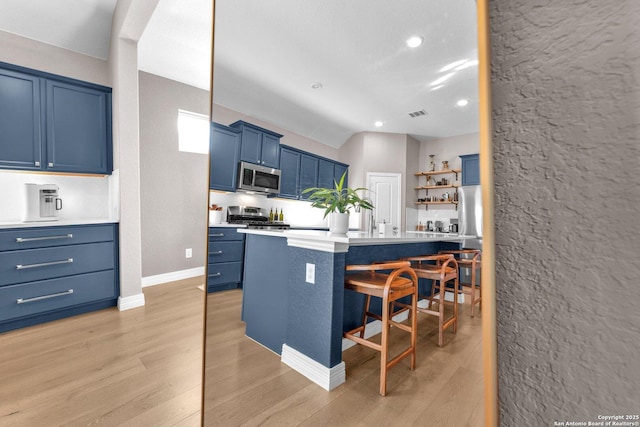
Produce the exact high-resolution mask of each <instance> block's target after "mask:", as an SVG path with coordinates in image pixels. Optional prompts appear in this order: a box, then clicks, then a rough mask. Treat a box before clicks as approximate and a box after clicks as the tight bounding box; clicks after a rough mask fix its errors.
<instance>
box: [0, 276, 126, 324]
mask: <svg viewBox="0 0 640 427" xmlns="http://www.w3.org/2000/svg"><path fill="white" fill-rule="evenodd" d="M114 280H115V277H114V270H107V271H100V272H97V273H88V274H80V275H77V276H72V277H62V278H57V279H51V280H41V281H38V282H34V283H28V284H20V285H12V286H3V287H0V322H2V321H6V320H8V319H12V318H17V317H24V316H31V315H37V314H39V313H42V312H44V311H51V310H59V309H63V308H68V307H73V306H75V305H78V304H86V303H90V302H93V301H99V300H107V299H114V298H117V297H118V296H117V295H116V294H115V288H114V286H113V283H114Z"/></svg>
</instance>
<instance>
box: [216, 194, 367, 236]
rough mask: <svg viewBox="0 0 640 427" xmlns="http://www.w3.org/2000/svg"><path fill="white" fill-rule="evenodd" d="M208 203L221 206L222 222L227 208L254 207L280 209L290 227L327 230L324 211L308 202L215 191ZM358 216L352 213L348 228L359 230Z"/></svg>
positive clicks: (225, 216) (224, 219)
mask: <svg viewBox="0 0 640 427" xmlns="http://www.w3.org/2000/svg"><path fill="white" fill-rule="evenodd" d="M210 203H212V204H213V203H215V204H216V205H218V206H222V207H223V208H224V209H223V221H226V218H227V207H228V206H256V207H259V208H263V209H266V210H267V212H269V210H270V209H274V210H275V209H278V212H280V210H281V209H282V210H283V212H284V222H285V223H287V224H289V225H291V227H305V228H316V227H317V228H327V227H328V224H327V219H324V218H323V215H324V211H323V210H322V209H317V208H312V207H311V203H310V202H304V201H298V200H287V199H278V198H274V197H266V196H263V195H258V194H247V193H220V192H217V191H211V192H210ZM359 223H360V215H357V214H355V215H354V213H353V212H352V214H351V215H350V222H349V228H359Z"/></svg>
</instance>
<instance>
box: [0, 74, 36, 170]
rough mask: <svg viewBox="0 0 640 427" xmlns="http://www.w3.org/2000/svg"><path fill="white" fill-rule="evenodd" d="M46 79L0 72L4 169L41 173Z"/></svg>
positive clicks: (0, 160)
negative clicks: (43, 97) (43, 100)
mask: <svg viewBox="0 0 640 427" xmlns="http://www.w3.org/2000/svg"><path fill="white" fill-rule="evenodd" d="M41 86H42V79H41V78H40V77H35V76H32V75H29V74H24V73H19V72H15V71H10V70H4V69H0V168H9V169H22V170H40V168H41V164H42V154H43V153H42V121H41V119H40V117H41V112H40V108H41V93H40V92H41Z"/></svg>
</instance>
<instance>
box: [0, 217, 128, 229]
mask: <svg viewBox="0 0 640 427" xmlns="http://www.w3.org/2000/svg"><path fill="white" fill-rule="evenodd" d="M118 222H119V221H118V220H114V219H74V220H71V219H63V220H59V221H28V222H25V221H10V222H0V229H9V228H31V227H60V226H68V225H87V224H114V223H118Z"/></svg>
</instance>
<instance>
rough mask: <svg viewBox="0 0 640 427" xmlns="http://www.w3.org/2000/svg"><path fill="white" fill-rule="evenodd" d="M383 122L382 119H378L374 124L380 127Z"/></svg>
mask: <svg viewBox="0 0 640 427" xmlns="http://www.w3.org/2000/svg"><path fill="white" fill-rule="evenodd" d="M383 124H384V123H382V122H381V121H380V120H378V121H377V122H375V123H374V126H375V127H377V128H379V127H382V125H383Z"/></svg>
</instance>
